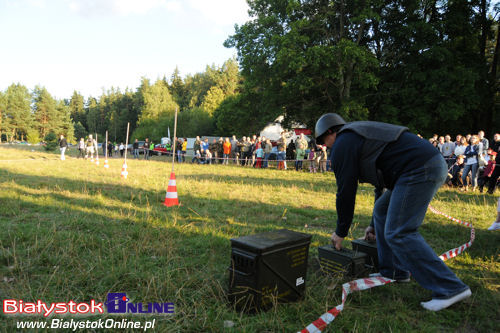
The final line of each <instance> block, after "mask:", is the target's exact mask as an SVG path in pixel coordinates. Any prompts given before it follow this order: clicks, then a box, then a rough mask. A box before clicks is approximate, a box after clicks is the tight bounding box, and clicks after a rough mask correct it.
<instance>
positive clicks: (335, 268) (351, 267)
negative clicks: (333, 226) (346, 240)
mask: <svg viewBox="0 0 500 333" xmlns="http://www.w3.org/2000/svg"><path fill="white" fill-rule="evenodd" d="M318 256H319V264H320V267H321V271H323V272H324V273H327V274H335V275H344V276H354V277H360V276H362V275H364V274H366V273H367V272H368V269H367V267H366V266H365V264H366V257H367V255H366V254H365V253H362V252H355V251H352V250H349V249H345V248H342V249H341V250H340V251H339V250H337V249H335V248H334V247H333V246H332V245H325V246H321V247H319V248H318Z"/></svg>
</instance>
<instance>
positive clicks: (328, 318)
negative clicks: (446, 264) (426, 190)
mask: <svg viewBox="0 0 500 333" xmlns="http://www.w3.org/2000/svg"><path fill="white" fill-rule="evenodd" d="M429 210H430V211H431V212H433V213H434V214H438V215H442V216H444V217H446V218H448V219H450V220H452V221H453V222H456V223H459V224H463V225H465V226H466V227H469V228H471V236H470V241H469V242H468V243H465V244H463V245H461V246H459V247H457V248H454V249H451V250H449V251H446V252H445V253H443V254H442V255H440V256H439V258H440V259H441V260H443V261H446V260H448V259H451V258H454V257H456V256H458V255H459V254H460V253H462V252H463V251H465V249H467V248H469V247H470V246H471V245H472V242H473V241H474V239H475V230H474V227H473V226H472V224H471V223H469V222H465V221H461V220H459V219H456V218H454V217H451V216H449V215H447V214H445V213H443V212H440V211H439V210H437V209H435V208H434V207H432V206H430V205H429ZM392 282H395V280H392V279H388V278H385V277H382V276H376V277H371V278H364V279H358V280H353V281H350V282H346V283H344V284H343V285H342V304H339V305H337V306H336V307H334V308H332V309H330V310H329V311H327V312H325V313H324V314H322V315H321V316H320V317H319V318H318V319H316V320H315V321H313V322H312V323H311V324H309V325H308V326H306V328H304V329H303V330H301V331H299V333H318V332H321V331H323V330H324V329H325V328H326V327H327V326H328V325H329V324H330V323H331V322H332V321H333V320H334V319H335V318H336V317H337V316H338V315H339V314H340V312H341V311H342V310H343V309H344V304H345V301H346V299H347V296H348V295H349V294H350V293H352V292H354V291H361V290H366V289H370V288H374V287H378V286H383V285H386V284H389V283H392Z"/></svg>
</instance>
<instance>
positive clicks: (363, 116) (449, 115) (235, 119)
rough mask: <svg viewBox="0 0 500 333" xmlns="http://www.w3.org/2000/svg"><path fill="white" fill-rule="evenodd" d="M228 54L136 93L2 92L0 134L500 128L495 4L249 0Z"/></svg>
mask: <svg viewBox="0 0 500 333" xmlns="http://www.w3.org/2000/svg"><path fill="white" fill-rule="evenodd" d="M248 4H249V7H250V12H249V13H250V20H249V21H248V22H246V23H245V24H243V25H241V26H238V25H236V26H235V30H234V34H233V35H231V36H228V38H227V40H226V41H225V43H224V46H225V47H228V48H235V49H236V51H237V58H236V59H229V60H227V61H226V62H225V63H224V64H222V66H220V67H219V66H216V65H212V66H207V67H206V70H205V71H204V72H202V73H197V74H194V75H187V76H185V77H182V76H181V73H180V71H179V69H178V68H176V69H175V71H174V72H173V73H172V74H171V75H170V76H169V77H163V78H162V79H157V80H156V81H154V82H152V81H150V80H149V79H147V78H142V80H141V84H140V86H139V87H137V88H136V89H135V90H129V89H127V90H125V91H120V89H119V88H112V89H110V90H108V91H106V92H103V94H102V95H101V96H98V97H97V96H96V97H93V96H82V95H81V94H80V93H79V92H77V91H75V92H74V93H73V95H72V96H71V98H68V99H64V100H56V99H54V98H53V97H52V96H51V94H50V93H49V92H48V91H47V90H46V89H45V88H44V87H41V86H37V87H35V88H34V89H33V90H32V91H30V90H29V89H28V88H26V87H25V86H23V85H22V84H21V83H13V84H12V85H11V86H9V87H8V88H7V89H6V90H5V91H3V92H0V139H1V140H2V141H13V140H22V141H24V140H26V141H29V142H31V143H36V142H39V141H40V140H43V138H44V137H45V136H46V135H47V134H48V133H54V134H57V135H58V134H65V135H66V136H67V137H68V138H69V139H70V140H72V141H73V140H74V139H75V138H80V137H85V136H86V135H87V134H88V133H98V135H99V136H100V137H102V135H104V133H105V131H108V132H109V138H110V140H112V141H124V140H125V135H126V127H127V123H130V127H131V128H130V130H131V138H132V139H134V138H139V139H143V138H145V137H149V138H151V139H152V140H153V141H155V142H158V140H159V139H160V138H161V137H164V136H166V135H167V129H168V128H170V130H171V131H172V134H173V122H174V120H173V119H174V114H175V110H176V109H178V110H179V111H180V112H179V119H178V124H179V127H178V135H179V136H183V137H184V136H186V137H193V136H196V135H223V136H229V135H233V134H234V135H238V136H241V135H247V134H251V133H256V132H258V131H259V130H260V129H262V128H263V127H264V126H265V125H266V124H267V123H268V122H270V121H274V119H276V118H277V117H278V116H280V115H283V116H284V122H285V124H284V125H285V126H291V124H293V123H304V124H306V125H307V126H308V127H309V128H313V127H314V123H315V121H316V119H317V118H318V117H319V116H320V115H321V114H323V113H325V112H337V113H339V114H341V115H342V116H343V117H344V118H345V119H347V120H350V121H352V120H377V121H384V122H391V123H396V124H404V125H406V126H408V127H410V128H411V129H412V130H413V131H415V132H419V133H421V134H423V135H425V136H428V135H431V134H432V133H440V134H444V133H452V134H453V133H462V134H465V133H467V132H477V130H479V129H483V130H485V131H486V133H487V135H488V136H491V134H492V131H494V130H497V131H498V128H500V115H499V110H500V93H499V90H500V89H499V82H500V79H499V77H500V75H499V73H498V65H499V62H500V60H499V56H500V44H499V39H500V29H499V25H500V4H499V3H498V2H497V3H494V2H491V1H487V0H469V1H466V0H456V1H451V0H448V1H438V0H421V1H416V0H401V1H381V0H361V1H352V0H337V1H329V0H248Z"/></svg>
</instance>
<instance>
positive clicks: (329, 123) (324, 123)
mask: <svg viewBox="0 0 500 333" xmlns="http://www.w3.org/2000/svg"><path fill="white" fill-rule="evenodd" d="M345 124H346V122H345V120H344V119H343V118H342V117H341V116H339V115H338V114H336V113H325V114H324V115H322V116H321V117H320V118H319V119H318V121H317V122H316V128H315V130H314V137H315V138H316V139H318V138H319V137H320V136H322V135H323V134H325V133H326V131H328V129H330V128H332V127H335V126H342V125H345Z"/></svg>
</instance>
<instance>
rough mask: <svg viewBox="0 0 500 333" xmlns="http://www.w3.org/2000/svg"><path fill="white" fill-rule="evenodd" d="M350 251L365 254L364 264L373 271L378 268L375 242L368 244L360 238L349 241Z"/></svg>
mask: <svg viewBox="0 0 500 333" xmlns="http://www.w3.org/2000/svg"><path fill="white" fill-rule="evenodd" d="M351 244H352V249H353V251H356V252H364V253H366V254H367V257H366V264H367V265H368V266H371V267H373V268H375V269H377V268H378V252H377V242H369V241H366V240H364V239H362V238H360V239H355V240H353V241H351Z"/></svg>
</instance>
